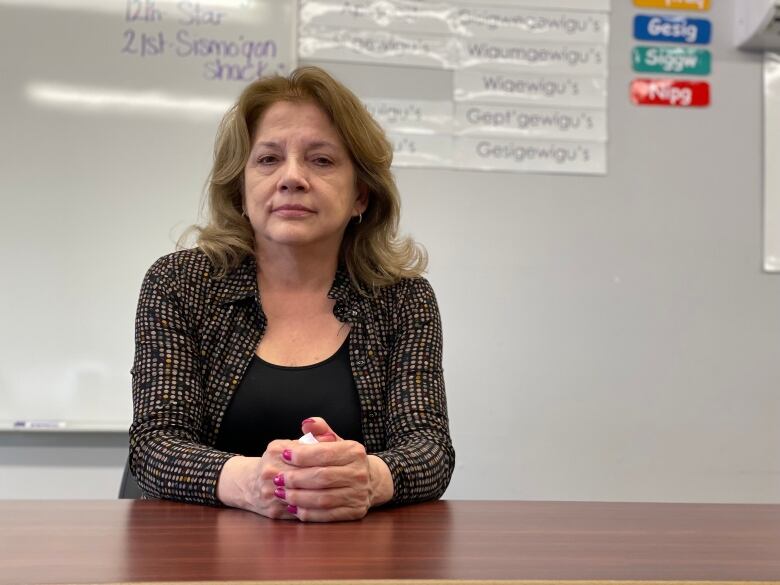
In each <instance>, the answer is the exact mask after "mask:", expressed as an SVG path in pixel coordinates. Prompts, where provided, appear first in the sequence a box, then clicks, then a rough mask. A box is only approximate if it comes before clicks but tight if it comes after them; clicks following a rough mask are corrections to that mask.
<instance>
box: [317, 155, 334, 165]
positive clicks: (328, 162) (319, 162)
mask: <svg viewBox="0 0 780 585" xmlns="http://www.w3.org/2000/svg"><path fill="white" fill-rule="evenodd" d="M314 164H316V165H318V166H321V167H327V166H330V165H332V164H333V161H331V160H330V159H329V158H326V157H324V156H318V157H316V158H315V159H314Z"/></svg>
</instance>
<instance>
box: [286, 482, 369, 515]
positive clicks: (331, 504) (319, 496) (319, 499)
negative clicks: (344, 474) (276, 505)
mask: <svg viewBox="0 0 780 585" xmlns="http://www.w3.org/2000/svg"><path fill="white" fill-rule="evenodd" d="M276 497H277V498H278V499H279V500H280V501H283V502H285V503H286V504H287V505H289V506H297V507H299V508H306V509H309V510H333V509H337V508H366V509H368V508H369V504H370V502H369V499H368V491H367V490H365V489H354V488H352V487H347V488H333V489H326V490H300V489H290V488H276Z"/></svg>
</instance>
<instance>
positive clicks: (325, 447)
mask: <svg viewBox="0 0 780 585" xmlns="http://www.w3.org/2000/svg"><path fill="white" fill-rule="evenodd" d="M280 456H281V458H282V460H283V461H284V462H285V463H287V464H288V465H293V466H295V467H328V466H330V465H349V464H350V463H353V462H356V461H365V459H366V448H365V447H364V446H363V445H361V444H360V443H358V442H357V441H338V442H335V443H320V444H319V445H302V444H300V443H299V444H297V445H291V446H289V447H287V448H286V449H283V450H282V452H281V454H280Z"/></svg>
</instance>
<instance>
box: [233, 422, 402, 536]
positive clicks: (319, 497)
mask: <svg viewBox="0 0 780 585" xmlns="http://www.w3.org/2000/svg"><path fill="white" fill-rule="evenodd" d="M302 432H303V433H304V434H305V433H309V432H310V433H312V434H313V435H314V436H315V437H316V439H317V440H318V441H319V444H317V445H304V444H302V443H299V442H298V441H272V442H271V443H269V444H268V448H267V449H266V451H265V453H264V454H263V456H262V457H241V456H237V457H233V458H231V459H229V460H228V462H227V463H226V464H225V466H224V467H223V469H222V474H221V475H220V479H219V484H218V485H217V497H218V498H219V500H220V501H221V502H222V503H224V504H226V505H228V506H233V507H236V508H242V509H244V510H250V511H252V512H255V513H257V514H261V515H263V516H267V517H268V518H284V519H292V518H298V519H300V520H303V521H306V522H335V521H341V520H358V519H360V518H363V517H364V516H365V515H366V514H367V513H368V510H369V508H371V507H372V506H379V505H381V504H384V503H386V502H388V501H390V499H391V498H392V497H393V479H392V476H391V475H390V470H389V469H388V467H387V465H386V464H385V462H384V461H382V460H381V459H380V458H379V457H375V456H373V455H367V454H366V450H365V447H363V445H361V444H360V443H357V442H355V441H345V440H343V439H342V438H341V437H339V436H338V435H337V434H336V433H335V432H333V430H332V429H331V428H330V427H329V426H328V424H327V423H326V422H325V421H324V420H323V419H321V418H311V419H306V420H305V421H303V424H302Z"/></svg>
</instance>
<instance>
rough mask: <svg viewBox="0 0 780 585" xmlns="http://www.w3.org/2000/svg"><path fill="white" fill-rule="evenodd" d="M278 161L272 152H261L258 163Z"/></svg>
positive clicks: (270, 163)
mask: <svg viewBox="0 0 780 585" xmlns="http://www.w3.org/2000/svg"><path fill="white" fill-rule="evenodd" d="M276 161H277V158H276V157H275V156H274V155H272V154H261V155H260V156H258V157H257V164H259V165H272V164H274V163H275V162H276Z"/></svg>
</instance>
